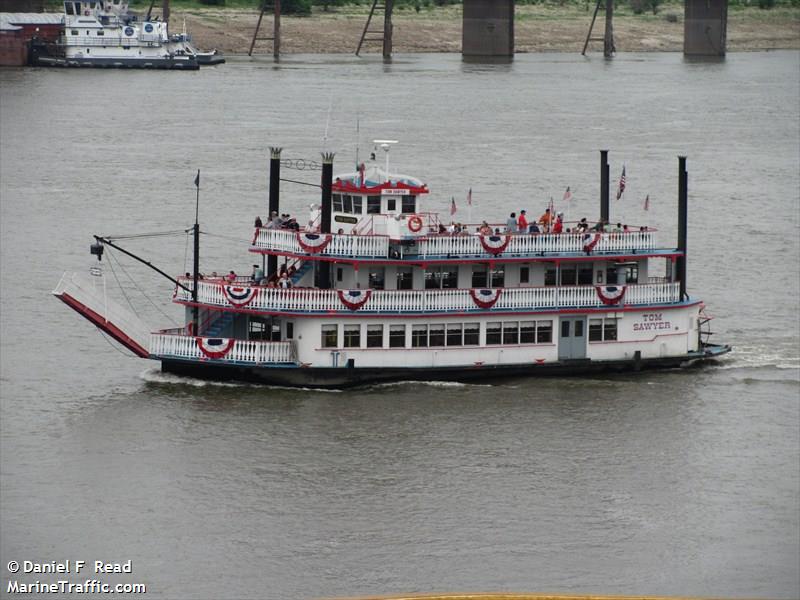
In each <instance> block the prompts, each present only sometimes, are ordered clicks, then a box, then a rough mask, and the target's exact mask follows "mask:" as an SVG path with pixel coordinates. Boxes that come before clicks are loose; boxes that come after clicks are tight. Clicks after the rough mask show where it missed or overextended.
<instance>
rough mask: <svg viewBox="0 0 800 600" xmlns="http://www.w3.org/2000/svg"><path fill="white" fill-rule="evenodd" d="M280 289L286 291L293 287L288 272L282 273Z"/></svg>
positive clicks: (279, 280) (279, 282)
mask: <svg viewBox="0 0 800 600" xmlns="http://www.w3.org/2000/svg"><path fill="white" fill-rule="evenodd" d="M278 287H281V288H283V289H284V290H286V289H289V288H290V287H292V282H291V280H290V279H289V274H288V273H287V272H286V271H284V272H283V273H281V278H280V279H278Z"/></svg>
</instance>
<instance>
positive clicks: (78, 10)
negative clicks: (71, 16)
mask: <svg viewBox="0 0 800 600" xmlns="http://www.w3.org/2000/svg"><path fill="white" fill-rule="evenodd" d="M74 4H75V14H76V15H79V14H81V3H80V2H75V3H74Z"/></svg>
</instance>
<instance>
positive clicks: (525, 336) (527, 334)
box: [519, 321, 536, 344]
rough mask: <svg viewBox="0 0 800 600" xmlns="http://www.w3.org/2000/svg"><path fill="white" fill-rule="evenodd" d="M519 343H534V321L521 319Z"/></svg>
mask: <svg viewBox="0 0 800 600" xmlns="http://www.w3.org/2000/svg"><path fill="white" fill-rule="evenodd" d="M519 343H520V344H535V343H536V321H522V322H520V324H519Z"/></svg>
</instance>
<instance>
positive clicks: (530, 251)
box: [250, 227, 676, 262]
mask: <svg viewBox="0 0 800 600" xmlns="http://www.w3.org/2000/svg"><path fill="white" fill-rule="evenodd" d="M473 231H474V228H473ZM250 251H251V252H255V253H261V254H278V255H285V256H292V257H296V258H305V259H309V258H311V259H318V260H326V259H330V260H332V259H336V260H341V261H343V262H347V261H359V260H365V261H367V260H368V261H372V262H376V261H377V262H380V261H382V260H386V261H392V262H396V261H398V260H406V261H411V262H415V261H417V262H418V261H429V262H430V261H434V262H435V261H452V260H493V259H502V260H509V259H510V260H514V259H520V260H522V259H526V260H541V259H547V258H550V259H552V258H562V259H569V258H575V259H580V258H585V257H586V256H587V255H602V256H628V255H638V256H665V255H673V254H676V251H675V250H674V248H673V249H659V248H657V247H656V239H655V231H654V230H652V229H644V230H637V231H630V232H608V233H596V232H588V233H517V234H510V233H500V234H492V235H480V234H473V233H459V234H452V235H451V234H447V233H444V234H439V233H426V234H425V235H421V236H418V237H406V238H401V239H397V238H393V237H391V236H390V235H380V234H367V235H357V234H345V233H312V232H309V231H292V230H287V229H270V228H264V227H260V228H258V229H256V232H255V235H254V236H253V242H252V244H251V247H250Z"/></svg>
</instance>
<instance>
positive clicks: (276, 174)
mask: <svg viewBox="0 0 800 600" xmlns="http://www.w3.org/2000/svg"><path fill="white" fill-rule="evenodd" d="M282 150H283V148H278V147H276V146H270V148H269V205H268V207H267V221H265V223H268V222H269V221H271V220H272V215H273V213H275V214H276V215H278V216H280V214H281V213H280V196H281V151H282ZM277 272H278V257H277V256H274V255H270V256H268V257H267V277H269V276H270V275H272V274H273V273H277Z"/></svg>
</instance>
